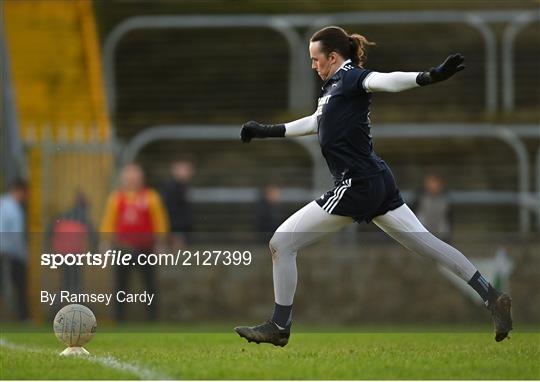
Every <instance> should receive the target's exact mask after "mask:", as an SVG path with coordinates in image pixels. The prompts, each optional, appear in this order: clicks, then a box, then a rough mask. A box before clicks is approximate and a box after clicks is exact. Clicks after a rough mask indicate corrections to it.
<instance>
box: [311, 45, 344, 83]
mask: <svg viewBox="0 0 540 382" xmlns="http://www.w3.org/2000/svg"><path fill="white" fill-rule="evenodd" d="M309 56H310V57H311V69H313V70H315V71H316V72H317V74H318V75H319V77H321V79H322V80H323V81H326V80H327V79H328V78H330V77H331V76H332V75H333V74H334V73H335V71H336V69H337V68H338V67H339V65H340V63H338V58H339V56H338V55H337V53H335V52H331V53H330V54H329V55H326V54H325V53H324V52H322V51H321V43H320V41H315V42H310V43H309Z"/></svg>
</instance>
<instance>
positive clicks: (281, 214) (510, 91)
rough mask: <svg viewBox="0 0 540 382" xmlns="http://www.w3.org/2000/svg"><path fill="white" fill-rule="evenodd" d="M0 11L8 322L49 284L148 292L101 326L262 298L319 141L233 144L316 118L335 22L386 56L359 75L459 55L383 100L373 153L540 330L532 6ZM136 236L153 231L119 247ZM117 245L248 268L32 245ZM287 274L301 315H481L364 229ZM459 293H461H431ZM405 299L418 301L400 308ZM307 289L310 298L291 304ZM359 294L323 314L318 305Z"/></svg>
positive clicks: (103, 4)
mask: <svg viewBox="0 0 540 382" xmlns="http://www.w3.org/2000/svg"><path fill="white" fill-rule="evenodd" d="M0 9H1V14H2V18H1V24H0V53H1V68H2V69H1V70H2V73H1V76H2V77H1V78H2V84H1V89H0V91H1V94H2V98H1V99H2V108H1V114H0V120H1V130H0V134H1V141H2V154H1V157H0V166H1V168H2V171H1V173H0V185H1V187H2V191H3V195H2V198H1V199H0V208H1V209H0V212H1V214H0V232H1V235H2V237H1V242H0V254H1V260H2V261H1V264H2V269H1V277H2V280H1V288H2V290H1V291H2V296H1V300H0V303H1V305H2V309H1V312H2V313H0V318H2V319H3V320H17V319H18V320H30V319H33V320H34V321H36V322H39V321H40V320H41V319H43V317H47V316H48V315H50V314H51V311H50V310H49V308H46V307H43V306H42V305H41V304H39V299H38V297H37V296H38V293H39V290H40V289H42V288H51V289H55V288H56V289H58V288H63V289H69V290H71V291H74V292H75V291H86V290H95V289H98V290H115V289H119V288H134V289H137V288H138V289H141V290H142V289H146V290H154V291H159V298H158V303H157V304H156V305H155V306H153V309H150V311H149V312H146V313H147V315H144V314H143V315H138V314H135V315H133V314H130V315H129V316H126V312H125V311H124V310H125V307H124V308H123V307H116V309H111V310H106V309H104V308H103V307H99V306H96V307H94V309H96V310H97V311H98V313H100V314H101V316H102V317H105V318H106V319H111V320H112V319H116V320H125V319H126V318H129V317H131V318H133V317H135V318H136V319H138V318H139V317H141V318H145V317H147V318H148V319H152V320H162V321H175V322H193V321H195V320H210V321H211V320H215V319H228V318H232V317H238V312H239V310H240V308H239V307H240V306H242V304H244V303H245V301H246V300H249V301H251V300H253V301H256V302H257V303H259V302H260V301H264V302H268V301H271V299H272V295H271V291H272V288H271V272H270V266H271V265H270V257H269V256H268V251H267V247H266V242H267V240H268V239H269V237H270V236H271V233H272V232H273V231H274V230H275V228H277V226H279V224H280V223H281V222H282V221H283V220H284V219H285V218H286V217H287V216H288V215H290V214H291V213H292V212H294V211H296V210H297V209H298V208H300V207H301V206H302V205H304V204H305V203H306V202H308V201H310V200H312V199H314V198H316V197H318V196H319V195H320V194H322V193H323V192H324V191H325V190H327V189H328V188H329V187H330V186H331V179H330V176H329V174H328V172H327V170H326V166H325V164H324V162H323V158H322V156H321V154H320V152H319V149H318V144H317V141H316V139H311V138H304V139H300V140H288V141H279V142H278V141H271V140H265V141H261V142H254V143H252V144H250V145H242V144H241V143H240V141H239V139H238V135H239V129H240V125H241V124H242V123H243V122H245V121H247V120H250V119H254V120H259V121H262V122H285V121H290V120H293V119H297V118H299V117H301V116H304V115H307V114H311V113H312V112H313V109H314V107H315V104H316V97H317V93H318V92H317V88H318V87H319V86H320V80H318V78H317V77H316V76H315V75H314V73H313V72H312V70H311V69H310V62H309V56H308V51H307V41H308V40H309V37H310V35H311V34H312V33H313V32H314V31H315V30H317V29H318V28H320V27H322V26H325V25H328V24H336V25H340V26H342V27H344V28H345V29H347V30H348V31H349V32H357V33H361V34H363V35H365V36H366V37H367V38H368V39H369V40H371V41H374V42H375V43H376V44H377V46H376V47H374V48H372V49H370V50H369V51H368V61H367V65H366V66H367V67H368V68H370V69H373V70H377V71H387V72H389V71H396V70H399V71H423V70H427V69H429V67H430V66H433V65H435V64H437V63H439V62H441V61H442V60H443V59H444V58H446V56H447V55H448V54H450V53H453V52H461V53H463V54H464V55H465V56H466V63H467V70H466V71H464V72H463V73H460V75H459V76H456V77H455V78H454V79H452V81H448V83H445V84H443V85H441V86H435V87H429V88H425V89H422V90H421V91H418V90H412V91H410V92H408V93H406V94H376V95H375V96H374V104H373V108H372V113H371V120H372V123H373V128H372V133H373V136H374V138H375V149H376V151H377V152H378V153H379V155H380V156H382V157H383V158H384V159H385V160H386V161H387V162H388V163H389V164H390V165H391V166H392V168H393V170H394V174H395V176H396V178H397V180H398V183H399V185H400V187H401V189H402V192H403V194H404V196H405V198H406V201H407V203H408V204H409V205H411V206H412V207H413V209H414V210H415V211H416V212H417V214H418V216H419V218H420V219H421V221H422V222H423V223H424V224H425V225H426V227H427V228H428V229H430V230H432V231H433V232H435V233H437V234H438V235H439V236H441V237H442V238H444V239H446V240H450V241H452V242H453V244H454V245H456V246H457V247H458V248H460V249H462V250H463V252H464V253H465V254H466V255H468V256H470V257H471V258H472V259H473V262H475V263H476V264H477V265H478V266H479V268H480V269H481V270H482V269H483V270H484V272H487V274H488V276H490V277H491V278H492V279H494V280H498V281H497V282H498V283H500V285H505V286H506V288H508V289H509V288H512V290H513V291H514V293H515V297H514V298H515V299H516V314H517V316H518V317H519V318H520V319H522V320H523V321H525V322H530V323H536V324H537V323H538V322H539V320H540V308H539V307H540V285H539V282H538V280H539V279H540V258H539V253H540V246H539V242H538V232H539V231H540V127H539V123H540V69H539V65H538V63H539V62H540V8H539V4H538V2H536V1H521V0H517V1H511V2H510V1H467V2H465V1H457V0H455V1H440V2H439V1H437V2H434V1H408V2H402V1H384V2H381V1H361V2H360V1H303V0H302V1H300V0H296V1H266V0H263V1H251V0H246V1H233V0H211V1H203V2H200V1H189V0H155V1H152V2H148V1H139V0H131V1H120V0H110V1H105V0H102V1H100V0H95V1H91V0H72V1H67V0H3V1H2V2H1V8H0ZM134 222H135V223H134ZM129 224H132V225H133V224H136V225H137V227H138V228H137V230H138V232H144V233H146V235H136V236H137V237H136V238H133V235H131V236H130V237H129V238H127V239H126V237H124V238H123V239H122V230H123V229H124V228H125V226H126V225H129ZM128 236H129V235H128ZM107 246H116V247H119V246H120V247H122V246H124V247H126V246H127V247H130V248H138V249H140V250H141V251H154V250H158V249H162V250H164V251H166V250H177V249H180V248H192V247H197V246H199V247H201V248H202V247H204V248H211V247H213V246H214V247H223V246H237V247H238V246H241V247H242V248H244V247H249V248H250V249H252V250H253V251H254V254H255V261H254V264H253V266H252V267H250V268H246V269H231V268H218V269H204V270H203V269H171V268H167V269H165V268H156V267H140V269H117V270H110V271H109V270H103V271H99V272H91V271H90V270H89V269H87V268H85V267H70V268H66V269H58V270H54V271H53V270H47V269H42V267H40V265H39V255H40V254H41V253H43V252H47V251H53V252H54V253H73V252H81V251H83V250H95V251H97V250H98V249H103V248H105V247H107ZM328 252H331V253H332V255H331V256H329V257H330V258H331V263H330V264H328V263H325V262H326V261H328V258H329V257H324V254H325V253H328ZM299 261H301V262H303V264H302V267H303V268H302V274H301V275H300V277H303V285H301V287H300V289H299V293H298V298H297V300H298V303H297V306H299V311H302V312H303V313H300V314H303V315H304V316H303V317H302V316H300V317H299V318H300V319H302V318H304V320H305V321H306V322H318V321H317V320H320V319H321V317H322V318H323V319H327V320H328V322H333V321H335V322H338V323H357V322H381V321H389V322H392V320H393V317H396V314H395V313H396V312H400V315H399V317H400V319H402V320H410V321H412V322H418V320H428V321H435V322H454V321H462V322H475V321H476V320H477V319H478V318H477V317H478V315H477V309H478V307H477V301H474V300H470V301H469V300H468V299H466V298H463V296H462V292H461V291H460V290H459V289H458V287H457V286H453V281H454V280H453V279H452V277H451V276H450V275H447V274H446V273H444V272H443V271H441V273H440V274H435V275H433V274H432V273H430V272H429V269H432V267H433V265H432V264H430V263H429V262H426V261H425V260H424V259H419V258H416V257H414V256H413V255H410V254H407V253H405V251H404V250H403V249H401V248H398V247H396V245H395V244H393V243H392V242H391V241H389V240H386V239H385V237H384V235H381V234H379V233H377V232H376V229H375V228H374V227H371V226H368V225H365V224H364V225H354V226H351V228H350V229H347V230H346V232H343V233H341V234H338V235H337V236H336V237H335V238H334V239H330V240H329V241H327V242H324V243H322V244H320V245H318V246H315V247H313V248H310V249H308V250H306V254H305V255H301V256H300V258H299ZM426 274H428V276H426ZM419 275H422V277H419ZM430 277H433V278H434V280H427V279H429V278H430ZM322 280H324V283H326V284H325V285H321V282H322ZM428 283H429V285H432V286H433V287H432V288H430V289H429V290H428V288H426V285H428ZM449 285H451V287H450V288H451V290H452V291H453V292H455V293H446V294H445V297H443V298H441V291H443V290H447V289H448V286H449ZM100 288H101V289H100ZM396 288H398V289H399V290H403V291H404V292H403V293H412V295H414V296H416V297H417V298H419V299H422V300H423V301H430V302H429V303H426V305H425V306H405V303H406V301H402V300H401V299H400V297H399V295H396V293H395V290H396ZM313 293H317V294H319V295H320V301H319V302H318V303H319V304H320V305H317V303H315V304H313V301H311V304H310V305H309V306H306V307H302V301H303V300H302V296H304V295H308V294H313ZM435 296H436V298H435ZM351 300H353V301H357V302H358V303H357V304H356V305H354V306H352V307H351V306H350V304H349V306H347V304H344V305H343V306H342V307H341V308H340V309H339V311H338V312H333V314H332V316H330V317H329V316H328V315H325V314H321V310H323V309H324V306H325V304H327V302H328V301H334V303H335V304H336V305H338V306H341V305H340V301H343V302H347V301H351ZM266 305H267V304H262V305H261V306H258V305H257V304H256V303H254V304H253V305H252V306H250V308H249V309H248V313H247V314H248V315H249V314H252V315H253V316H254V317H257V316H258V315H260V314H261V312H263V314H264V312H265V311H264V308H265V307H266ZM363 307H369V308H368V309H366V308H363ZM129 309H131V310H132V311H133V312H138V310H137V309H138V308H137V307H135V308H129ZM139 310H143V308H141V309H139ZM245 310H246V309H243V313H246V312H245ZM133 312H131V313H133ZM242 317H244V318H246V315H245V314H244V315H243V316H242ZM310 320H311V321H310Z"/></svg>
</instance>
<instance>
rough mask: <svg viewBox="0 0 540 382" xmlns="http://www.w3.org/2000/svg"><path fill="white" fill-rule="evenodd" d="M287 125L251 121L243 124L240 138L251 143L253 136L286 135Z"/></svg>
mask: <svg viewBox="0 0 540 382" xmlns="http://www.w3.org/2000/svg"><path fill="white" fill-rule="evenodd" d="M284 136H285V125H284V124H280V125H263V124H261V123H259V122H255V121H249V122H247V123H244V124H243V125H242V130H241V131H240V139H241V140H242V142H244V143H249V142H250V141H251V139H252V138H268V137H284Z"/></svg>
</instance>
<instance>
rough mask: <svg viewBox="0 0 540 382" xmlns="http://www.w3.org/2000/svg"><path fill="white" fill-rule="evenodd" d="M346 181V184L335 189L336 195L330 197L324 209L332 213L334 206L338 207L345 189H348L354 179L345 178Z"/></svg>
mask: <svg viewBox="0 0 540 382" xmlns="http://www.w3.org/2000/svg"><path fill="white" fill-rule="evenodd" d="M344 183H345V184H344V185H342V186H339V187H338V188H336V190H335V191H334V195H333V196H332V197H330V198H329V199H328V200H327V201H326V203H324V205H323V210H325V211H326V212H328V213H332V211H333V210H334V208H336V206H337V205H338V203H339V201H340V200H341V198H342V197H343V195H344V194H345V191H347V188H349V187H351V185H352V179H347V180H345V182H344Z"/></svg>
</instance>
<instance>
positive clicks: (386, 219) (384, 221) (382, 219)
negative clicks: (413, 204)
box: [373, 204, 427, 233]
mask: <svg viewBox="0 0 540 382" xmlns="http://www.w3.org/2000/svg"><path fill="white" fill-rule="evenodd" d="M373 223H375V224H376V225H377V226H378V227H379V228H380V229H382V230H383V231H384V232H386V233H390V232H427V230H426V228H425V227H424V226H423V225H422V223H420V220H418V218H417V217H416V215H415V214H414V212H412V211H411V209H410V208H409V206H407V205H406V204H403V205H401V206H400V207H398V208H396V209H395V210H391V211H388V212H387V213H385V214H384V215H379V216H377V217H375V218H373Z"/></svg>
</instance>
